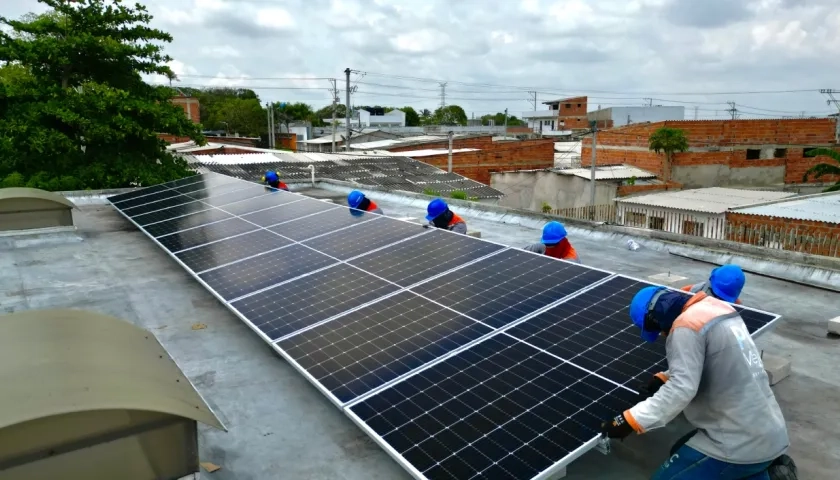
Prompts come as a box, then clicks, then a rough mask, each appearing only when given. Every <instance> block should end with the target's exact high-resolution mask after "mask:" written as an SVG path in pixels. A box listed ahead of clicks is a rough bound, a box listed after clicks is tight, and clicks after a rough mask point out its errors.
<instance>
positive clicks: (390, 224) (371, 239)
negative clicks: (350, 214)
mask: <svg viewBox="0 0 840 480" xmlns="http://www.w3.org/2000/svg"><path fill="white" fill-rule="evenodd" d="M421 233H429V230H424V229H423V227H421V226H420V225H417V224H415V223H409V222H401V221H399V220H394V219H391V218H385V217H381V218H377V219H375V220H372V221H370V222H365V223H363V224H361V225H356V226H353V227H350V228H348V229H346V230H342V231H340V232H335V233H331V234H329V235H324V236H322V237H318V238H315V239H312V240H308V241H305V242H303V243H304V244H306V245H309V246H310V247H312V248H314V249H315V250H318V251H319V252H324V253H326V254H327V255H330V256H333V257H336V258H339V259H341V260H347V259H348V258H352V257H355V256H357V255H362V254H364V253H367V252H370V251H371V250H374V249H377V248H380V247H384V246H385V245H389V244H391V243H394V242H398V241H400V240H404V239H406V238H409V237H411V236H413V235H418V234H421ZM376 254H377V253H373V254H372V255H376Z"/></svg>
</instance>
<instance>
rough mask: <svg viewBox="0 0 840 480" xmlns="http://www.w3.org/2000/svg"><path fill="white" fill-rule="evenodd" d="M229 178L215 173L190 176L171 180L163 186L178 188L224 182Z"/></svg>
mask: <svg viewBox="0 0 840 480" xmlns="http://www.w3.org/2000/svg"><path fill="white" fill-rule="evenodd" d="M230 178H231V177H228V176H225V175H219V174H217V173H202V174H200V175H190V176H189V177H184V178H182V179H179V180H173V181H171V182H166V183H164V184H163V185H165V186H166V187H168V188H178V187H180V186H183V185H190V184H192V183H197V182H205V183H208V184H209V183H212V182H224V181H227V180H228V179H230Z"/></svg>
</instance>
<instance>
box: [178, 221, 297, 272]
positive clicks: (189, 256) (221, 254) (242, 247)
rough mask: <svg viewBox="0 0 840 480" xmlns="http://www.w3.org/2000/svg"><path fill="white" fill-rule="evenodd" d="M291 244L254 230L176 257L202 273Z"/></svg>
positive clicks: (184, 252)
mask: <svg viewBox="0 0 840 480" xmlns="http://www.w3.org/2000/svg"><path fill="white" fill-rule="evenodd" d="M291 243H292V241H291V240H289V239H287V238H284V237H281V236H279V235H275V234H273V233H271V232H267V231H265V230H256V231H253V232H249V233H246V234H244V235H238V236H235V237H231V238H228V239H225V240H221V241H218V242H214V243H211V244H209V245H203V246H200V247H196V248H191V249H189V250H186V251H183V252H180V253H178V254H177V255H176V256H177V257H178V258H179V259H181V261H182V262H184V264H186V265H187V267H189V268H191V269H192V270H193V271H194V272H203V271H205V270H209V269H211V268H216V267H220V266H222V265H225V264H227V263H231V262H235V261H237V260H242V259H243V258H247V257H250V256H253V255H257V254H260V253H263V252H268V251H270V250H274V249H277V248H280V247H284V246H286V245H290V244H291Z"/></svg>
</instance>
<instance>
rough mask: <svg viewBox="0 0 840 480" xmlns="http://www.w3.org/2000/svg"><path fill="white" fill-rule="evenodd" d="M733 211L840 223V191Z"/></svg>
mask: <svg viewBox="0 0 840 480" xmlns="http://www.w3.org/2000/svg"><path fill="white" fill-rule="evenodd" d="M732 211H733V212H736V213H741V214H745V215H760V216H764V217H777V218H790V219H794V220H812V221H815V222H825V223H840V192H833V193H826V194H820V195H808V196H807V197H802V198H796V199H791V200H784V201H780V202H773V203H769V204H766V205H757V206H753V207H744V208H738V209H733V210H732Z"/></svg>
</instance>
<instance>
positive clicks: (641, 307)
mask: <svg viewBox="0 0 840 480" xmlns="http://www.w3.org/2000/svg"><path fill="white" fill-rule="evenodd" d="M664 289H665V287H645V288H643V289H641V290H639V291H638V292H637V293H636V296H634V297H633V300H632V301H631V302H630V319H631V320H633V325H635V326H637V327H639V330H641V331H642V340H644V341H646V342H655V341H656V339H657V338H659V332H650V331H647V330H645V317H646V316H647V313H648V310H650V307H651V305H650V301H651V300H652V299H653V296H654V295H656V294H657V293H658V292H659V291H660V290H664Z"/></svg>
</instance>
